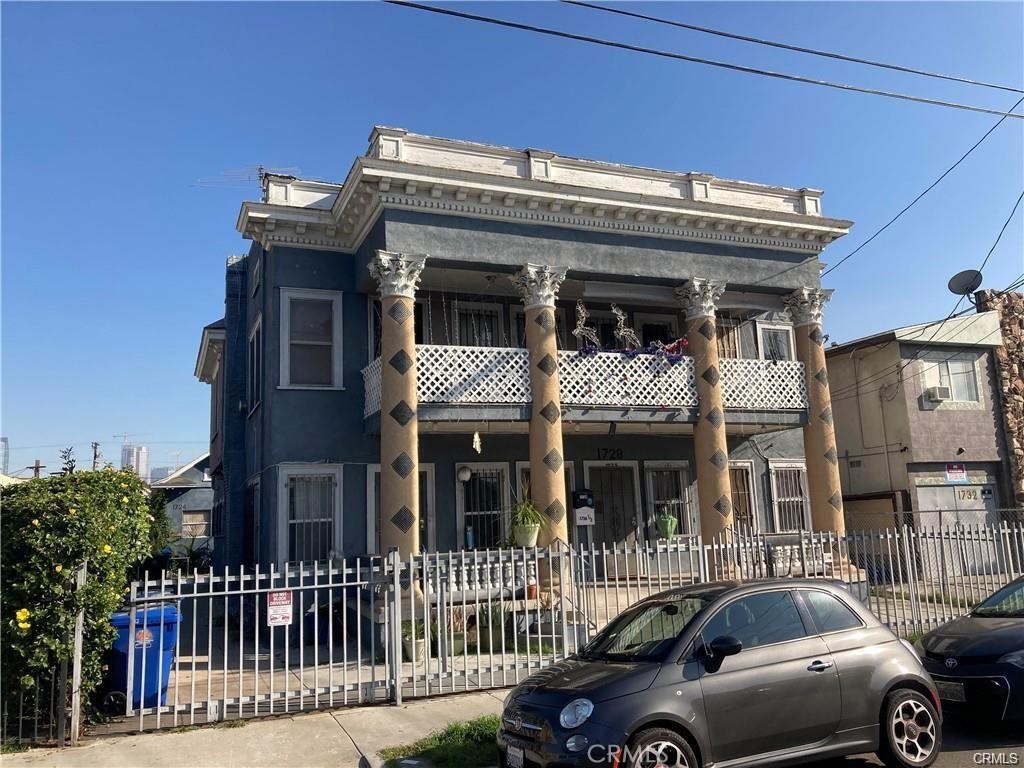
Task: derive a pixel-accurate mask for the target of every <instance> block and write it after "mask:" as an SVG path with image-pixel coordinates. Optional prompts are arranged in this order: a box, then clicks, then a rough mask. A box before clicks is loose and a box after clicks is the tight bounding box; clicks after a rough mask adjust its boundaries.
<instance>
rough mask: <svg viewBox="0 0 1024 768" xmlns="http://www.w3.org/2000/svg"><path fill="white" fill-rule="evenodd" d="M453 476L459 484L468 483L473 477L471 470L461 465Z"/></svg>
mask: <svg viewBox="0 0 1024 768" xmlns="http://www.w3.org/2000/svg"><path fill="white" fill-rule="evenodd" d="M455 476H456V477H457V478H459V482H460V483H468V482H469V478H471V477H472V476H473V470H472V469H470V468H469V467H467V466H465V465H463V466H461V467H459V469H458V471H457V472H456V473H455Z"/></svg>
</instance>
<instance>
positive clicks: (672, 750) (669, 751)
mask: <svg viewBox="0 0 1024 768" xmlns="http://www.w3.org/2000/svg"><path fill="white" fill-rule="evenodd" d="M633 768H692V766H691V765H690V762H689V761H688V760H687V759H686V755H684V754H683V752H682V750H680V749H679V747H678V746H676V745H675V744H673V743H672V742H671V741H653V742H651V743H650V744H645V745H643V746H642V747H641V748H640V751H639V753H638V754H637V755H636V757H635V758H634V759H633Z"/></svg>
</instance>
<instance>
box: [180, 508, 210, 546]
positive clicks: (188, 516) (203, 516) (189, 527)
mask: <svg viewBox="0 0 1024 768" xmlns="http://www.w3.org/2000/svg"><path fill="white" fill-rule="evenodd" d="M181 535H182V536H183V537H184V538H186V539H198V538H205V537H207V536H209V535H210V510H208V509H186V510H185V511H184V512H182V513H181Z"/></svg>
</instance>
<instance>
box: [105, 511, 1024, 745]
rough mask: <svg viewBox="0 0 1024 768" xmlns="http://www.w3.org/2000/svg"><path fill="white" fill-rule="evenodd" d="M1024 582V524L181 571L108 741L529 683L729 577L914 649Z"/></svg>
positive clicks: (133, 618)
mask: <svg viewBox="0 0 1024 768" xmlns="http://www.w3.org/2000/svg"><path fill="white" fill-rule="evenodd" d="M1022 572H1024V524H1021V523H1015V524H1002V525H1000V526H993V527H983V526H976V527H973V528H971V527H963V526H960V527H953V528H943V529H914V528H909V527H906V528H898V529H889V530H878V531H858V532H849V533H847V534H846V535H844V536H836V535H835V534H828V533H807V532H800V533H792V534H761V533H755V532H752V531H746V530H743V529H735V530H731V531H729V532H727V533H726V534H725V535H723V536H721V537H720V538H718V539H716V540H715V541H712V542H702V541H701V540H700V538H699V537H697V536H693V537H687V536H677V537H674V538H673V539H671V540H657V541H648V542H635V543H633V544H630V545H628V546H622V545H618V546H614V545H613V546H599V545H596V544H595V545H592V546H586V547H584V546H578V547H568V546H565V545H557V546H551V547H544V548H536V549H522V548H514V549H483V550H467V551H456V552H446V553H430V554H420V555H412V556H407V557H404V558H400V557H399V556H398V555H397V553H393V554H391V555H389V556H385V557H363V558H355V559H351V560H346V561H337V560H336V561H332V562H320V563H302V564H289V565H288V566H287V567H285V568H282V569H274V568H268V569H248V570H247V569H235V570H223V571H214V570H210V571H207V572H203V573H200V572H198V571H193V572H191V573H181V572H178V573H164V574H163V576H162V577H161V578H160V579H156V580H153V579H150V580H146V581H141V582H136V583H134V584H133V585H132V590H131V593H130V596H129V620H128V621H129V631H130V633H131V634H130V637H132V638H134V653H135V654H136V663H135V664H130V665H129V667H128V669H129V673H128V681H127V684H126V685H124V686H123V688H124V690H123V691H120V699H119V701H120V706H119V711H118V712H117V717H115V718H113V720H112V722H111V723H110V724H108V725H106V726H104V729H105V730H108V731H137V730H148V729H155V728H164V727H173V726H180V725H192V724H198V723H205V722H211V721H217V720H224V719H235V718H247V717H256V716H262V715H271V714H283V713H291V712H300V711H307V710H313V709H320V708H331V707H338V706H346V705H358V704H369V703H381V702H394V703H397V702H401V701H402V700H403V699H406V698H411V697H420V696H430V695H435V694H441V693H454V692H459V691H471V690H483V689H488V688H500V687H505V686H509V685H514V684H516V683H518V682H520V681H522V680H524V679H526V677H528V676H530V675H531V674H533V673H534V672H536V671H537V670H539V669H542V668H544V667H546V666H549V665H550V664H552V663H554V662H556V661H559V660H561V659H563V658H565V657H567V656H569V655H571V654H573V653H575V652H576V651H577V650H578V649H579V647H580V646H581V645H582V644H584V643H586V642H587V641H588V640H589V639H590V638H591V637H593V635H594V634H595V633H596V632H597V631H598V630H599V629H601V628H602V627H603V626H604V625H605V624H607V622H608V621H609V620H610V619H612V618H614V617H615V616H616V615H618V613H619V612H621V611H622V610H623V609H625V608H626V607H627V606H629V605H632V604H633V603H635V602H637V601H638V600H641V599H643V598H645V597H647V596H649V595H651V594H655V593H657V592H659V591H662V590H665V589H669V588H672V587H677V586H683V585H687V584H694V583H702V582H706V581H709V580H714V579H716V578H723V577H729V578H745V579H746V578H763V577H811V578H831V579H839V580H842V581H843V582H844V583H845V584H846V585H847V587H848V588H849V589H850V590H851V592H852V593H854V594H855V595H856V596H857V597H859V598H860V599H861V600H863V601H864V602H865V603H866V604H867V605H868V607H869V608H870V609H871V610H872V611H873V612H874V613H875V614H876V615H877V616H878V617H879V618H880V619H881V620H882V621H883V622H884V623H886V624H887V625H888V626H889V627H890V628H891V629H893V631H894V632H897V633H898V634H901V635H904V636H907V635H912V634H915V633H920V632H924V631H927V630H929V629H932V628H934V627H935V626H938V625H939V624H941V623H944V622H945V621H948V620H950V619H952V618H955V617H956V616H959V615H961V614H962V613H964V612H966V611H967V610H969V609H970V607H971V606H972V605H974V604H976V603H977V602H979V601H980V600H982V599H983V598H984V597H985V596H987V595H988V594H989V593H991V592H992V591H994V590H995V589H997V588H998V587H1000V586H1002V585H1003V584H1006V583H1007V582H1009V581H1010V580H1011V579H1013V578H1015V577H1016V576H1019V575H1021V573H1022ZM171 608H173V609H174V610H173V611H170V609H171ZM168 611H170V615H174V612H175V611H176V612H177V613H176V615H177V617H178V621H177V622H176V623H174V624H173V625H171V624H167V625H164V624H163V621H164V619H162V618H159V617H160V616H164V617H166V616H167V615H169V614H168ZM165 630H166V631H165ZM154 654H155V656H154ZM157 660H162V661H163V662H164V663H163V664H160V663H154V662H155V661H157ZM147 662H149V663H147ZM154 675H155V676H156V679H155V680H154V678H153V676H154ZM147 676H148V679H147ZM147 691H156V692H157V693H155V694H147ZM160 691H163V693H162V694H160V693H159V692H160Z"/></svg>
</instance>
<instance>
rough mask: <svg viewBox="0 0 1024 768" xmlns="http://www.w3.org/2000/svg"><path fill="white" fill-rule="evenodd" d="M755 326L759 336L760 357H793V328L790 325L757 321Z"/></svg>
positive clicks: (787, 358) (766, 358) (771, 358)
mask: <svg viewBox="0 0 1024 768" xmlns="http://www.w3.org/2000/svg"><path fill="white" fill-rule="evenodd" d="M757 328H758V333H759V334H760V337H761V358H762V359H764V360H792V359H793V329H792V328H791V327H790V326H788V325H767V324H764V323H758V326H757Z"/></svg>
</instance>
